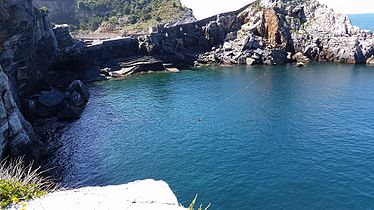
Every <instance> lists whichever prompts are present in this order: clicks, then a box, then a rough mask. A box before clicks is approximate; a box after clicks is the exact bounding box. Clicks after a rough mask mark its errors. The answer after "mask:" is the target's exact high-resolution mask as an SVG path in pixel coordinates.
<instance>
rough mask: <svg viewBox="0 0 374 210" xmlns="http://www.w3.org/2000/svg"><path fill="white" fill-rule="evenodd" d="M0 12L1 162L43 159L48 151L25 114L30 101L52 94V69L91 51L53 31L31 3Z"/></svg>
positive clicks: (7, 1)
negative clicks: (17, 158) (39, 94)
mask: <svg viewBox="0 0 374 210" xmlns="http://www.w3.org/2000/svg"><path fill="white" fill-rule="evenodd" d="M0 11H1V13H0V23H1V24H0V66H1V71H0V74H1V75H2V76H1V78H2V79H1V84H2V86H1V87H2V88H1V91H2V98H1V100H2V101H3V102H2V103H1V104H0V109H1V110H3V114H1V122H2V124H1V125H2V129H1V131H0V136H2V138H1V139H0V145H1V146H0V157H4V156H5V155H11V156H18V155H26V158H27V159H28V160H31V159H38V158H39V157H40V155H41V152H40V151H42V150H43V145H42V144H41V142H40V141H39V140H38V138H37V137H36V136H35V135H34V131H33V128H32V127H31V126H30V124H29V123H27V122H26V121H25V120H24V118H23V116H22V114H21V112H20V111H19V110H21V109H23V108H24V106H27V105H28V102H27V101H25V99H27V98H28V97H29V96H30V95H32V94H34V93H36V92H38V91H40V90H45V89H49V88H51V81H52V80H51V78H52V77H53V75H51V72H50V71H49V68H50V67H51V66H52V65H54V64H56V63H58V62H60V61H63V60H64V59H68V60H70V59H71V58H72V57H74V55H76V54H79V53H80V51H81V50H84V49H85V48H84V46H83V47H82V45H81V43H80V42H78V41H76V40H73V39H72V38H71V36H70V34H69V32H68V30H65V29H64V27H54V28H52V25H51V24H50V21H49V17H48V15H47V13H46V11H44V10H39V9H36V8H34V6H33V4H32V1H31V0H0ZM66 32H67V33H66ZM4 73H5V74H4ZM60 80H61V79H60ZM65 82H66V83H67V84H68V81H65ZM24 111H25V110H24Z"/></svg>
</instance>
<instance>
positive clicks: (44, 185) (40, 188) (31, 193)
mask: <svg viewBox="0 0 374 210" xmlns="http://www.w3.org/2000/svg"><path fill="white" fill-rule="evenodd" d="M44 172H45V171H41V170H40V167H38V168H34V167H33V163H30V164H26V163H25V161H24V159H23V158H22V157H19V158H15V159H5V160H3V161H2V162H0V209H4V208H5V207H7V206H9V205H11V204H22V203H23V201H29V200H32V199H35V198H38V197H41V196H43V195H45V194H47V193H48V192H53V191H56V190H58V189H59V187H58V185H56V184H55V183H54V182H53V181H51V179H49V178H48V177H45V176H43V173H44Z"/></svg>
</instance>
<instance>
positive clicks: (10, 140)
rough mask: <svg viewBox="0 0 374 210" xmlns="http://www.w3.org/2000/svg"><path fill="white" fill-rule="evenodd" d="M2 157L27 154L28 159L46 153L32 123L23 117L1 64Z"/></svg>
mask: <svg viewBox="0 0 374 210" xmlns="http://www.w3.org/2000/svg"><path fill="white" fill-rule="evenodd" d="M0 92H1V98H0V159H2V158H4V157H6V156H8V155H10V156H21V155H25V159H26V160H28V161H31V160H35V159H38V157H40V155H42V154H43V153H45V151H44V147H43V144H42V143H41V142H40V141H39V140H38V139H37V138H36V137H35V134H34V131H33V129H32V127H31V125H30V124H29V123H28V122H27V121H26V120H25V119H24V118H23V116H22V114H21V112H20V111H19V109H18V107H17V104H16V103H15V101H14V99H13V96H12V93H11V90H10V82H9V80H8V77H7V76H6V75H5V73H4V72H3V69H2V68H1V66H0Z"/></svg>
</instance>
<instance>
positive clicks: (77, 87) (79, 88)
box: [67, 80, 90, 103]
mask: <svg viewBox="0 0 374 210" xmlns="http://www.w3.org/2000/svg"><path fill="white" fill-rule="evenodd" d="M67 91H68V92H70V93H73V92H74V91H75V92H77V93H79V94H80V95H81V97H82V100H83V101H84V102H85V103H87V102H88V100H89V99H90V92H89V91H88V89H87V87H86V86H85V85H84V84H83V82H82V81H80V80H75V81H73V82H72V83H70V85H69V87H68V89H67Z"/></svg>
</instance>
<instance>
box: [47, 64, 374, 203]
mask: <svg viewBox="0 0 374 210" xmlns="http://www.w3.org/2000/svg"><path fill="white" fill-rule="evenodd" d="M265 72H266V73H265ZM261 76H262V77H261ZM256 79H257V80H256ZM254 81H255V82H254ZM90 91H91V93H92V99H91V100H90V103H89V105H88V106H87V108H86V110H85V112H84V114H83V116H82V118H81V119H80V120H79V121H77V122H75V123H74V125H73V126H72V127H71V128H70V129H69V130H68V131H67V132H66V133H65V134H64V135H63V136H62V138H61V139H60V141H61V142H62V144H63V147H61V148H60V149H59V151H58V153H57V155H56V157H55V162H54V163H53V164H54V165H56V166H57V167H58V169H59V170H60V172H59V174H60V176H61V178H62V182H63V183H65V184H67V185H69V186H89V185H110V184H123V183H127V182H130V181H133V180H138V179H147V178H153V179H162V180H165V181H166V182H168V183H169V184H170V186H171V188H172V189H173V191H174V192H175V194H176V195H177V197H178V199H179V201H180V202H181V203H182V204H184V205H188V204H189V203H190V201H191V200H192V199H193V197H194V195H195V193H199V198H200V199H199V200H200V201H203V202H204V203H207V202H211V203H212V207H211V209H224V210H230V209H373V208H374V67H368V66H365V65H362V66H361V65H356V66H355V65H334V64H314V65H308V66H307V67H306V68H304V69H297V68H295V67H293V66H280V67H232V68H210V69H206V70H199V71H184V72H182V73H179V74H171V73H156V74H151V75H142V76H134V77H130V78H127V79H124V80H121V81H106V82H99V83H96V84H94V85H92V87H91V89H90Z"/></svg>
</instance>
